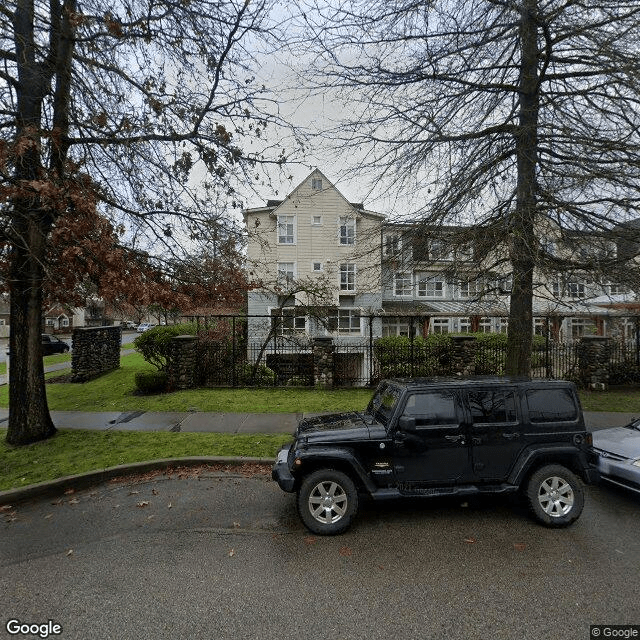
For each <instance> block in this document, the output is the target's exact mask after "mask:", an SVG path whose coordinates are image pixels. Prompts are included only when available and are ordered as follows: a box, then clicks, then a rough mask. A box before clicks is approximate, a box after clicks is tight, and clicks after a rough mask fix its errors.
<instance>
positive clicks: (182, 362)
mask: <svg viewBox="0 0 640 640" xmlns="http://www.w3.org/2000/svg"><path fill="white" fill-rule="evenodd" d="M197 347H198V338H197V336H176V337H175V338H171V348H170V350H169V361H168V363H167V386H168V388H169V390H170V391H177V390H178V389H193V388H194V387H196V386H197V368H198V348H197Z"/></svg>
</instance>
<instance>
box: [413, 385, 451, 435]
mask: <svg viewBox="0 0 640 640" xmlns="http://www.w3.org/2000/svg"><path fill="white" fill-rule="evenodd" d="M403 415H405V416H410V417H412V418H415V419H416V427H430V426H433V425H457V424H459V420H458V415H457V412H456V402H455V398H454V396H453V393H451V392H447V391H429V392H425V393H414V394H413V395H410V396H409V398H408V399H407V404H406V405H405V408H404V413H403Z"/></svg>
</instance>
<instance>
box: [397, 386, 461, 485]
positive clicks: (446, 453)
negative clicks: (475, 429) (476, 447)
mask: <svg viewBox="0 0 640 640" xmlns="http://www.w3.org/2000/svg"><path fill="white" fill-rule="evenodd" d="M463 416H464V412H463V409H462V406H461V403H460V394H459V391H458V390H457V389H446V390H425V391H416V392H413V393H410V394H409V395H408V396H407V401H406V404H405V406H404V409H403V410H402V412H401V413H400V417H399V419H398V429H397V430H396V433H395V436H394V472H395V477H396V481H397V482H398V487H399V489H400V490H401V491H406V492H411V491H412V490H415V489H418V488H420V486H424V485H429V484H433V485H435V484H438V485H440V484H454V483H455V482H457V481H459V480H461V479H463V477H465V476H467V475H468V474H469V472H470V458H469V448H468V445H467V437H466V430H465V424H464V420H463Z"/></svg>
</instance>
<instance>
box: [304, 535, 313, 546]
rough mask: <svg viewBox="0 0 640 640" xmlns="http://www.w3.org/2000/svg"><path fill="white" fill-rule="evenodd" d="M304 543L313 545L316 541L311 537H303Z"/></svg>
mask: <svg viewBox="0 0 640 640" xmlns="http://www.w3.org/2000/svg"><path fill="white" fill-rule="evenodd" d="M304 543H305V544H309V545H311V544H315V543H316V539H315V538H314V537H313V536H305V537H304Z"/></svg>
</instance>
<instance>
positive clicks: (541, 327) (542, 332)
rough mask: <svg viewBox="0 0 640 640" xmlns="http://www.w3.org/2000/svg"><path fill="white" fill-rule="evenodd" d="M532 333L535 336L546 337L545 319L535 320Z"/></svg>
mask: <svg viewBox="0 0 640 640" xmlns="http://www.w3.org/2000/svg"><path fill="white" fill-rule="evenodd" d="M533 333H534V334H535V335H537V336H546V335H547V320H546V318H535V319H534V321H533Z"/></svg>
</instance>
